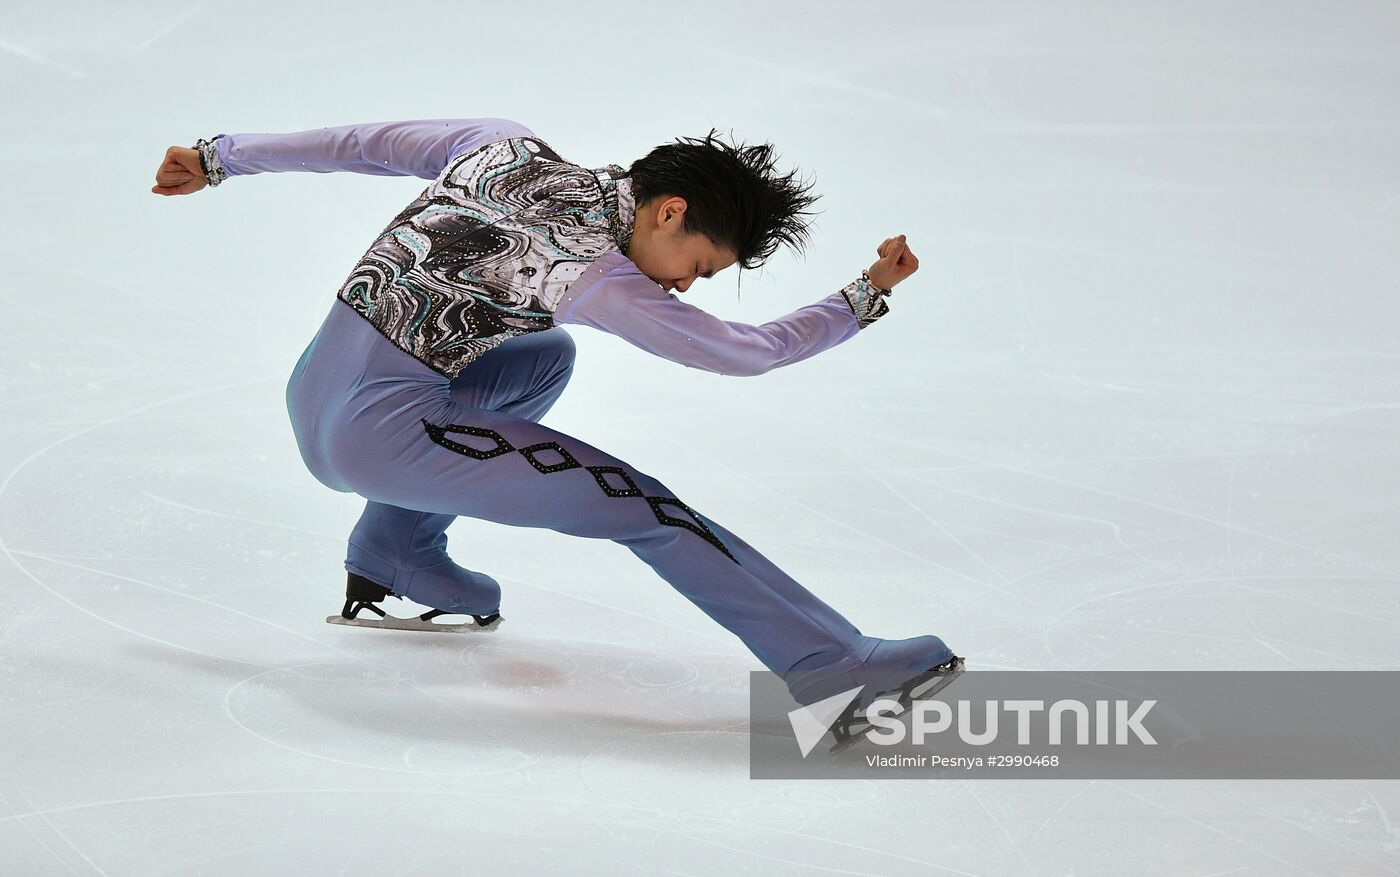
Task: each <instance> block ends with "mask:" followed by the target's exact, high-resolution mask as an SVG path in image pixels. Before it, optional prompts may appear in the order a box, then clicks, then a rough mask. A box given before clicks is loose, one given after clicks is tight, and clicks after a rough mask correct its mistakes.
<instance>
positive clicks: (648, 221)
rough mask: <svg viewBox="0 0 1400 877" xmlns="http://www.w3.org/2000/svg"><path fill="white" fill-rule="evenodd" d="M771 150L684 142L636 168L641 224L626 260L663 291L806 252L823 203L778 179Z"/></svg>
mask: <svg viewBox="0 0 1400 877" xmlns="http://www.w3.org/2000/svg"><path fill="white" fill-rule="evenodd" d="M776 159H777V154H776V152H775V151H774V149H773V145H772V144H770V143H764V144H760V145H757V146H748V145H745V144H742V143H741V144H738V145H731V144H728V143H725V142H724V141H722V140H720V139H719V138H717V137H715V129H713V128H711V129H710V133H709V134H706V135H705V136H704V137H680V138H677V139H676V141H675V142H674V143H667V144H664V145H662V146H658V147H656V148H655V149H653V150H652V151H651V152H650V153H648V154H647V156H646V157H645V158H639V159H637V160H636V161H635V162H633V163H632V167H631V169H630V170H629V173H630V174H631V176H632V195H633V198H634V199H635V201H636V206H637V216H636V220H635V222H634V223H633V226H632V243H631V245H630V246H629V247H628V250H627V255H628V257H629V258H631V259H632V261H633V262H635V263H636V265H637V267H638V268H640V269H641V271H642V273H643V274H646V275H647V276H648V277H650V278H651V279H652V280H655V281H656V282H657V283H659V284H661V285H662V286H663V287H664V288H666V289H668V290H669V289H675V290H677V291H679V292H685V291H686V289H688V288H689V287H690V284H691V283H693V282H695V279H696V278H697V277H710V276H712V275H714V274H716V273H718V272H720V271H722V270H724V269H725V268H727V267H729V266H730V265H733V264H735V263H738V264H739V265H740V266H742V267H744V268H757V267H758V266H759V265H762V264H763V263H764V262H765V261H767V259H768V257H769V256H771V255H773V253H774V252H775V251H776V250H777V249H778V246H779V245H781V244H786V245H787V246H789V247H791V248H792V249H793V250H796V251H799V252H800V251H801V249H802V247H803V245H804V244H805V243H806V240H807V222H808V220H807V217H808V216H810V215H811V211H810V210H808V208H810V207H811V206H812V204H813V203H814V202H815V201H816V200H817V198H818V197H819V196H817V195H813V194H811V193H810V189H811V187H812V184H811V183H804V182H802V181H800V180H798V179H797V178H796V172H795V171H791V172H789V173H787V174H780V173H778V172H777V170H776V169H775V168H774V162H775V160H776Z"/></svg>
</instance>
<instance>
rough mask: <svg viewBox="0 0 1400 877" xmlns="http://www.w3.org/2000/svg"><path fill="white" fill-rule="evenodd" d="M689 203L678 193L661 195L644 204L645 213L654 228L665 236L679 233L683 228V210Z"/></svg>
mask: <svg viewBox="0 0 1400 877" xmlns="http://www.w3.org/2000/svg"><path fill="white" fill-rule="evenodd" d="M688 206H689V205H688V204H687V203H686V200H685V199H684V198H682V197H681V196H679V195H663V196H662V197H660V198H657V199H655V201H654V202H653V203H652V204H648V205H646V209H647V215H648V217H649V218H650V219H651V221H652V223H653V224H654V227H655V228H656V230H657V231H658V232H659V233H661V234H663V235H666V236H671V235H678V234H681V233H682V232H683V230H684V228H685V211H686V208H687V207H688Z"/></svg>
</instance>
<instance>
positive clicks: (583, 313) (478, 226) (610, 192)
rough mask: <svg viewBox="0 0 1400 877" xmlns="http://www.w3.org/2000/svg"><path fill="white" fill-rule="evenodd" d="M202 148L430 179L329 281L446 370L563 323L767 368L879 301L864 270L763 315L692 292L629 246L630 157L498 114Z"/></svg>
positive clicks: (277, 164) (723, 367) (870, 313)
mask: <svg viewBox="0 0 1400 877" xmlns="http://www.w3.org/2000/svg"><path fill="white" fill-rule="evenodd" d="M199 146H200V149H201V157H202V158H203V159H204V161H205V164H206V166H207V167H208V168H209V173H210V180H211V182H215V181H219V182H221V181H222V180H223V179H224V178H225V177H228V176H239V175H243V174H251V173H262V172H269V171H272V172H277V171H289V170H303V171H312V172H319V173H324V172H328V171H339V170H348V171H355V172H359V173H369V174H379V175H396V176H397V175H414V176H419V177H423V178H426V179H430V180H431V182H430V183H429V184H428V186H427V187H426V188H425V189H423V191H422V192H421V193H420V194H419V195H418V197H417V198H416V199H414V201H413V202H412V203H410V204H409V205H408V206H407V207H405V208H404V209H403V210H401V211H400V212H399V214H398V215H397V216H395V217H394V218H393V220H392V221H390V222H389V224H388V225H387V226H385V228H384V230H383V231H382V232H381V233H380V235H379V237H378V238H376V239H375V241H374V243H372V244H371V245H370V247H369V249H368V250H366V251H365V254H364V255H363V256H362V257H361V258H360V260H359V262H358V263H356V265H355V267H354V269H353V270H352V271H351V273H350V276H349V277H348V278H347V279H346V281H345V282H344V284H342V286H341V288H340V290H339V291H338V293H337V295H338V297H339V299H340V300H341V301H343V302H345V303H346V304H347V305H349V306H350V307H352V308H354V309H355V310H356V311H357V312H358V313H359V314H360V315H361V316H362V317H364V318H365V319H366V320H368V321H369V322H371V323H372V324H373V325H374V326H375V328H377V329H378V330H379V332H380V333H381V334H383V335H384V336H385V337H386V338H387V339H388V340H390V341H392V342H393V343H394V344H395V345H396V346H397V347H398V348H399V349H401V350H403V351H404V352H406V353H408V354H409V355H411V356H413V357H414V358H416V359H418V360H420V361H421V362H423V363H425V364H426V365H428V366H429V367H431V368H432V369H434V370H435V371H437V372H439V373H440V374H443V375H444V376H446V377H448V378H451V377H455V376H456V375H457V374H458V373H459V372H460V371H461V370H462V369H463V368H465V367H466V366H467V365H468V364H470V363H471V362H472V360H474V359H476V358H477V357H479V356H481V355H482V354H483V353H485V352H486V351H488V350H490V349H492V348H493V347H496V346H498V345H500V344H502V343H503V342H505V341H507V340H509V339H510V338H511V337H514V336H516V335H521V334H524V333H526V332H538V331H542V330H545V329H549V328H551V327H553V326H554V325H556V324H558V323H566V322H568V323H578V324H580V325H589V326H594V327H595V328H598V329H602V330H603V331H606V332H610V333H612V334H615V335H618V336H620V337H622V338H625V339H626V340H628V341H629V342H631V343H633V344H635V345H636V346H638V347H641V348H643V349H645V350H648V351H650V352H653V353H656V354H657V355H660V356H663V357H665V358H667V359H671V360H672V361H675V362H679V363H682V364H684V365H687V366H691V367H693V368H701V369H706V370H708V371H714V372H718V373H721V374H736V375H742V374H760V373H762V372H764V371H767V370H769V369H771V368H775V367H778V366H780V365H787V364H789V363H793V362H797V361H800V360H802V359H806V358H807V357H809V356H812V355H814V354H816V353H818V352H819V351H821V350H824V349H827V348H828V347H831V346H833V345H835V344H839V343H841V342H842V341H844V340H846V339H847V338H850V337H852V336H853V335H854V334H856V332H857V331H858V330H859V329H861V328H864V327H866V326H868V325H870V324H871V323H873V322H874V321H875V320H876V319H878V318H879V317H880V316H882V315H883V314H884V313H886V312H887V310H888V307H887V305H886V304H885V302H884V299H883V295H882V294H881V291H879V290H877V289H876V288H875V287H873V286H871V285H870V284H869V283H868V280H867V279H866V278H865V277H864V276H862V277H861V278H858V279H856V280H854V281H852V282H851V283H849V284H847V285H846V286H845V287H844V288H842V289H841V290H840V291H839V292H837V293H833V294H831V295H829V296H827V298H825V299H823V300H822V301H820V302H817V303H815V304H812V305H808V306H806V307H804V308H799V309H798V310H797V311H794V312H793V313H791V314H788V315H786V316H784V317H781V318H779V319H777V320H773V321H770V322H768V323H765V324H763V325H762V326H750V325H748V324H744V323H735V322H730V321H725V320H719V319H718V318H716V317H714V316H712V315H710V314H708V313H707V312H705V311H702V310H700V309H699V308H695V307H692V306H690V305H687V304H685V303H684V302H681V301H680V300H679V299H677V298H676V296H675V295H673V294H671V293H667V292H665V291H664V290H663V289H662V288H661V286H660V285H659V284H658V283H656V281H654V280H652V279H650V278H648V277H646V276H645V275H643V274H642V273H641V272H640V270H639V269H638V268H637V267H636V265H635V263H633V262H632V261H631V260H630V259H628V258H627V257H626V253H627V247H628V244H629V243H630V241H631V234H632V223H633V220H634V218H635V204H634V200H633V197H632V190H631V179H630V178H629V177H628V176H627V175H626V173H625V172H624V171H623V169H622V168H621V167H619V166H618V165H608V166H606V167H603V168H598V169H588V168H584V167H581V166H579V165H576V164H573V163H571V162H568V161H565V160H564V159H563V158H561V157H560V156H559V155H558V154H557V153H556V152H555V151H554V150H553V149H551V148H550V147H549V146H548V145H547V144H546V143H545V142H544V141H542V140H540V139H539V138H538V137H536V136H535V135H534V133H533V132H531V131H529V130H528V129H526V128H525V127H524V126H522V125H519V124H518V123H515V122H511V121H509V120H505V119H491V118H487V119H457V120H454V119H429V120H417V121H411V122H387V123H376V124H363V125H346V126H341V127H338V128H322V129H320V130H319V131H304V132H297V133H294V134H234V135H229V134H219V135H217V136H216V137H215V138H214V139H212V140H211V141H201V142H200V144H199ZM216 184H217V182H216ZM885 294H887V293H885Z"/></svg>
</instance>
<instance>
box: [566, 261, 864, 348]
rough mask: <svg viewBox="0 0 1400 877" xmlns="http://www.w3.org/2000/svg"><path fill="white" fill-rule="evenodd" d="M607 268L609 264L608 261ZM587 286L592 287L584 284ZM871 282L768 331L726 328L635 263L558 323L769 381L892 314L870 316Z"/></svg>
mask: <svg viewBox="0 0 1400 877" xmlns="http://www.w3.org/2000/svg"><path fill="white" fill-rule="evenodd" d="M600 261H602V260H600ZM580 280H586V278H584V277H580ZM861 287H868V284H865V282H864V281H863V280H860V279H858V280H855V281H853V282H852V283H851V284H848V285H847V286H846V287H845V288H843V289H842V290H840V291H837V292H834V293H832V294H831V295H829V296H827V297H826V298H824V299H822V300H821V301H818V302H816V303H814V304H810V305H806V306H804V307H801V308H798V309H797V310H795V311H793V312H792V313H790V314H787V315H785V316H782V317H779V318H777V319H776V320H770V321H768V322H767V323H764V324H762V325H760V326H751V325H749V324H747V323H736V322H731V321H729V320H721V319H719V318H718V317H716V316H714V315H713V314H710V313H709V312H707V311H704V310H701V309H700V308H697V307H694V306H692V305H688V304H686V303H685V302H683V301H681V300H680V299H679V298H677V297H676V296H675V295H674V294H672V293H669V292H666V291H665V290H663V289H662V288H661V287H660V286H659V285H657V283H656V282H655V281H653V280H651V279H650V278H648V277H647V276H646V275H644V274H642V273H641V272H640V271H638V270H637V268H636V266H635V265H633V264H632V263H631V262H630V261H627V262H626V263H625V264H624V265H622V266H620V267H617V268H613V269H612V270H610V271H607V272H606V273H603V274H602V275H601V276H599V277H598V278H597V279H596V280H594V281H593V282H591V283H589V284H588V285H587V286H585V287H584V288H583V289H581V290H580V291H579V292H578V293H577V294H573V290H572V289H571V290H570V292H569V293H566V294H565V297H564V299H563V300H562V301H561V302H560V306H559V308H558V309H557V310H556V311H555V314H554V321H555V322H556V323H575V324H578V325H583V326H592V327H593V328H595V329H600V330H602V331H604V332H607V333H609V334H612V335H616V336H618V337H619V338H622V339H623V340H625V341H627V342H628V343H630V344H632V345H634V346H636V347H639V348H641V349H642V350H645V351H647V352H648V353H652V354H655V355H656V356H660V357H662V358H664V359H669V360H671V361H672V362H677V363H680V364H681V365H684V366H689V367H690V368H698V369H703V370H705V371H709V372H714V373H715V374H721V375H741V376H752V375H761V374H763V373H765V372H768V371H771V370H773V369H775V368H779V367H781V366H785V365H792V364H793V363H795V362H801V361H802V360H804V359H807V358H809V357H812V356H815V355H816V354H818V353H821V352H822V351H823V350H828V349H830V348H832V347H835V346H836V345H838V344H840V343H842V342H844V341H847V340H849V339H850V338H853V337H854V336H855V335H856V333H857V332H859V331H860V330H861V329H862V328H865V327H866V326H868V325H870V323H872V322H874V320H875V319H876V318H878V316H881V315H883V314H884V313H886V312H887V311H888V308H887V307H884V306H883V299H882V298H881V296H879V295H878V294H876V293H874V292H870V293H868V294H869V296H870V298H873V299H874V300H875V301H877V302H879V304H880V305H881V307H882V309H880V310H879V313H878V314H875V316H870V313H873V311H871V312H870V313H866V314H862V313H860V312H859V311H858V310H857V308H858V307H865V306H866V305H865V303H866V302H867V301H869V300H870V299H869V298H863V297H861V295H862V293H861V289H860V288H861Z"/></svg>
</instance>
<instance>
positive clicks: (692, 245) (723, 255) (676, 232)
mask: <svg viewBox="0 0 1400 877" xmlns="http://www.w3.org/2000/svg"><path fill="white" fill-rule="evenodd" d="M685 208H686V203H685V199H684V198H681V197H680V196H661V197H659V198H655V199H653V200H652V202H651V203H647V204H639V205H637V218H636V220H635V221H634V223H633V225H632V243H631V245H630V246H629V247H628V248H627V255H628V257H629V258H631V260H632V261H633V262H634V263H636V265H637V267H638V268H639V269H641V272H642V273H643V274H645V275H646V276H648V277H650V278H651V279H652V280H655V281H656V282H657V283H659V284H661V288H662V289H665V290H667V291H668V292H669V291H671V290H674V291H676V292H685V291H686V290H687V289H689V288H690V284H692V283H694V282H695V280H696V278H699V277H713V276H714V275H715V274H718V273H719V272H720V271H723V270H724V269H725V268H728V267H729V266H730V265H733V264H734V263H735V262H737V261H738V256H737V255H736V254H735V252H734V251H733V250H732V249H730V248H729V247H721V246H719V245H717V244H716V243H715V242H714V241H712V240H710V239H709V238H708V237H706V236H705V235H703V234H695V233H693V232H686V231H682V230H681V217H683V216H684V215H685Z"/></svg>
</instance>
